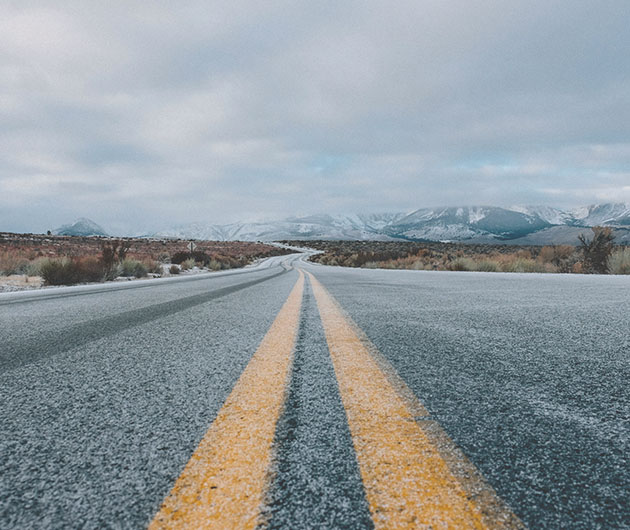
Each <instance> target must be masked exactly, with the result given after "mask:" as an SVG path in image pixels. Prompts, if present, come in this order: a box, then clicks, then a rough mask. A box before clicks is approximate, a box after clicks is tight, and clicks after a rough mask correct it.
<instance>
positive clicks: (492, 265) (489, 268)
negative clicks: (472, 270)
mask: <svg viewBox="0 0 630 530" xmlns="http://www.w3.org/2000/svg"><path fill="white" fill-rule="evenodd" d="M475 267H476V270H478V271H482V272H498V271H499V270H500V269H499V264H498V263H497V262H496V261H492V260H489V259H486V260H481V261H478V262H477V263H476V264H475Z"/></svg>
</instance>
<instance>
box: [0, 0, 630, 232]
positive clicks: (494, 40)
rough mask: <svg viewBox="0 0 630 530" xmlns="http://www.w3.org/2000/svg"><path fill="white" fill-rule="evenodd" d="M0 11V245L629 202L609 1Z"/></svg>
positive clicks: (620, 39)
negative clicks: (206, 225)
mask: <svg viewBox="0 0 630 530" xmlns="http://www.w3.org/2000/svg"><path fill="white" fill-rule="evenodd" d="M1 10H2V11H1V16H0V231H1V230H12V231H42V230H45V229H47V228H53V227H56V226H58V225H60V224H62V223H64V222H68V221H71V220H72V219H74V218H75V217H78V216H87V217H90V218H92V219H94V220H95V221H97V222H99V223H100V224H102V225H104V226H105V227H106V228H109V229H111V230H130V231H136V230H144V229H150V228H160V227H163V226H167V225H172V224H180V223H184V222H188V221H193V220H198V221H202V222H213V223H214V222H219V223H220V222H227V221H233V220H237V219H247V220H252V219H257V218H262V217H266V218H270V217H271V218H274V217H282V216H284V215H289V214H306V213H314V212H331V213H338V212H368V211H377V212H378V211H400V210H411V209H415V208H418V207H424V206H441V205H460V204H461V205H464V204H495V205H510V204H550V205H558V206H574V205H578V204H588V203H593V202H604V201H628V202H630V31H628V20H629V7H628V1H627V0H619V1H606V0H598V1H582V0H555V1H553V2H550V1H549V0H544V1H539V0H527V1H520V0H496V1H492V0H484V1H474V0H456V1H453V0H410V1H405V0H400V1H396V2H391V1H382V2H381V1H368V0H357V1H351V0H348V1H342V2H339V1H332V0H331V1H312V0H311V1H308V2H299V1H295V0H290V1H273V0H272V1H265V2H260V1H253V0H230V1H229V2H226V1H222V2H209V1H207V0H203V1H199V2H196V1H188V2H175V3H173V2H166V1H163V2H159V1H156V2H145V1H143V2H134V1H129V0H125V1H120V2H119V1H108V2H96V1H94V2H91V1H88V0H80V1H76V2H64V1H59V0H58V1H55V2H50V1H42V2H29V1H28V0H20V1H15V2H14V1H7V0H5V1H4V2H3V3H2V7H1Z"/></svg>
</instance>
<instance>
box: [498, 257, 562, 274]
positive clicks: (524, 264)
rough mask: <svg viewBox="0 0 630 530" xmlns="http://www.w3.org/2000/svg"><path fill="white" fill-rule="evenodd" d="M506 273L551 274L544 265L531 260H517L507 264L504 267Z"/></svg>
mask: <svg viewBox="0 0 630 530" xmlns="http://www.w3.org/2000/svg"><path fill="white" fill-rule="evenodd" d="M503 270H504V271H505V272H551V271H549V269H548V268H547V267H546V266H545V264H544V263H540V262H538V261H536V260H533V259H531V258H521V257H519V258H516V259H515V260H513V261H509V262H506V263H505V264H504V266H503Z"/></svg>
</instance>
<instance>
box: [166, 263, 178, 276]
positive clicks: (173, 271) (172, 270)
mask: <svg viewBox="0 0 630 530" xmlns="http://www.w3.org/2000/svg"><path fill="white" fill-rule="evenodd" d="M168 272H169V273H171V274H179V272H180V271H179V267H178V266H177V265H171V267H170V268H169V269H168Z"/></svg>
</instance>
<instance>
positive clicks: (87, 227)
mask: <svg viewBox="0 0 630 530" xmlns="http://www.w3.org/2000/svg"><path fill="white" fill-rule="evenodd" d="M53 234H55V235H58V236H107V235H109V234H107V232H105V230H104V229H103V227H101V226H99V225H97V224H96V223H95V222H94V221H92V220H91V219H87V218H85V217H81V218H80V219H77V220H76V221H75V222H74V223H72V224H67V225H63V226H60V227H59V228H57V229H55V230H53Z"/></svg>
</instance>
